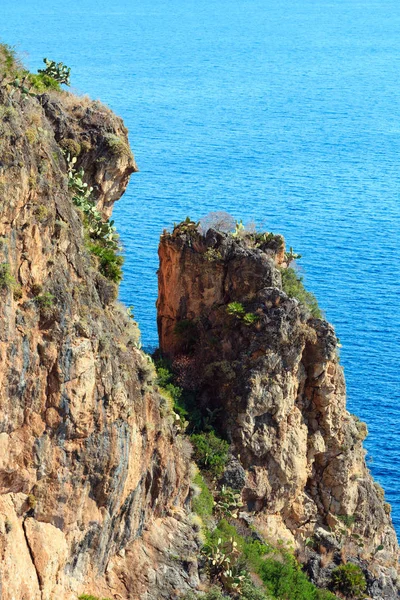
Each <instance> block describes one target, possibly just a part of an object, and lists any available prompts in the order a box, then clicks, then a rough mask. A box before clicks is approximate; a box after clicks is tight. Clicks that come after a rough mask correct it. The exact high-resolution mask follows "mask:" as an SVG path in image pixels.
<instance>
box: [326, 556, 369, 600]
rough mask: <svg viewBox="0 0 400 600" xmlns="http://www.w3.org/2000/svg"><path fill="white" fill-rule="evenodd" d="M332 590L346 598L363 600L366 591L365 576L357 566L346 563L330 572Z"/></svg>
mask: <svg viewBox="0 0 400 600" xmlns="http://www.w3.org/2000/svg"><path fill="white" fill-rule="evenodd" d="M332 588H333V589H334V590H335V591H337V592H340V593H341V594H343V595H344V596H345V597H346V598H354V599H355V600H356V599H359V598H364V595H365V594H364V592H365V590H366V589H367V582H366V580H365V575H364V573H363V572H362V570H361V568H360V567H359V566H358V565H353V564H352V563H346V564H345V565H340V567H337V568H336V569H334V570H333V571H332Z"/></svg>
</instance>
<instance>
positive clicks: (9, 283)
mask: <svg viewBox="0 0 400 600" xmlns="http://www.w3.org/2000/svg"><path fill="white" fill-rule="evenodd" d="M14 285H15V279H14V277H13V276H12V275H11V271H10V265H9V264H8V263H2V264H0V289H2V290H7V289H10V288H12V287H13V286H14Z"/></svg>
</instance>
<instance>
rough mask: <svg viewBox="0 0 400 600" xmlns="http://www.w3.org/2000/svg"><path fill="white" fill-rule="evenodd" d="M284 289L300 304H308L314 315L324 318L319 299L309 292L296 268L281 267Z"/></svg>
mask: <svg viewBox="0 0 400 600" xmlns="http://www.w3.org/2000/svg"><path fill="white" fill-rule="evenodd" d="M280 271H281V276H282V289H283V291H284V292H285V293H286V294H287V295H288V296H289V297H290V298H296V299H297V300H298V301H299V302H300V304H303V306H306V307H307V308H308V309H309V311H310V313H311V314H312V316H313V317H315V318H317V319H322V318H323V314H322V311H321V309H320V308H319V306H318V301H317V299H316V297H315V296H314V294H313V293H312V292H308V291H307V290H306V288H305V287H304V284H303V278H302V277H301V276H299V275H298V274H297V273H296V271H295V270H294V269H292V268H291V267H288V268H287V269H281V270H280Z"/></svg>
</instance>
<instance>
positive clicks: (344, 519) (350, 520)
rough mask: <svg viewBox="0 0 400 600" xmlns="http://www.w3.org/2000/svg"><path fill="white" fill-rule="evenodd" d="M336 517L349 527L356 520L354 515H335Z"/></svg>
mask: <svg viewBox="0 0 400 600" xmlns="http://www.w3.org/2000/svg"><path fill="white" fill-rule="evenodd" d="M337 518H338V519H339V520H340V521H342V523H344V524H345V525H346V527H351V526H352V525H354V523H355V522H356V517H355V515H337Z"/></svg>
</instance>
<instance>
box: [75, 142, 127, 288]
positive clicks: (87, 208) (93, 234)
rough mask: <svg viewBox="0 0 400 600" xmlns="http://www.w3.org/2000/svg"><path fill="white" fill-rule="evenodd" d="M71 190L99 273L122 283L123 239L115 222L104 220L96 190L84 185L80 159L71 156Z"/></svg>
mask: <svg viewBox="0 0 400 600" xmlns="http://www.w3.org/2000/svg"><path fill="white" fill-rule="evenodd" d="M66 159H67V165H68V186H69V188H70V189H71V191H72V200H73V202H74V204H75V206H77V207H78V208H79V209H80V210H81V211H82V213H83V216H84V221H83V222H84V226H85V229H86V231H87V233H88V236H89V238H90V242H89V243H88V248H89V250H90V252H91V253H92V254H93V255H94V256H96V257H97V258H98V259H99V269H100V273H102V274H103V275H104V276H105V277H107V279H110V280H111V281H113V282H114V283H119V282H120V281H121V279H122V265H123V262H124V259H123V257H122V256H121V254H120V252H121V246H120V244H119V236H118V234H117V233H116V229H115V226H114V221H110V220H109V219H106V220H105V219H103V216H102V214H101V213H100V211H98V210H97V208H96V202H95V201H94V200H93V198H92V192H93V188H92V187H89V186H88V185H87V183H85V182H84V181H83V177H84V175H85V173H84V171H83V169H82V168H81V169H79V171H77V170H76V169H75V164H76V161H77V158H76V157H75V156H74V157H71V155H70V154H67V156H66Z"/></svg>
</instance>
